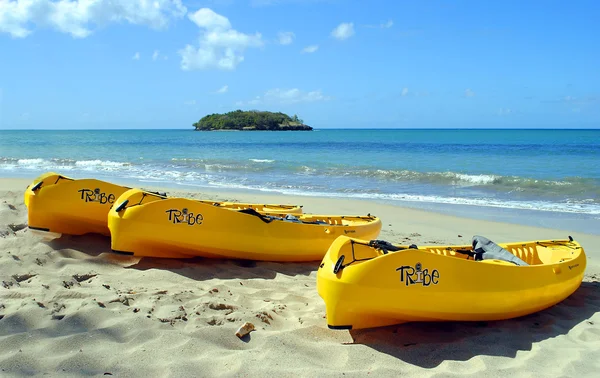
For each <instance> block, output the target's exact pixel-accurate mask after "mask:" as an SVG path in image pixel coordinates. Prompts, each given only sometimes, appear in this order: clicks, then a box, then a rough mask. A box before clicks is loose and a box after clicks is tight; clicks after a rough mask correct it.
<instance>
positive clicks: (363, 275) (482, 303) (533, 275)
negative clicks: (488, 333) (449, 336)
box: [317, 236, 586, 329]
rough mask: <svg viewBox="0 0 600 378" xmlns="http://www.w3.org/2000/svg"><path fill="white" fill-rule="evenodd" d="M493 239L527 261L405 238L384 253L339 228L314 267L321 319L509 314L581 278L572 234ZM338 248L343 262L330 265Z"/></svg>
mask: <svg viewBox="0 0 600 378" xmlns="http://www.w3.org/2000/svg"><path fill="white" fill-rule="evenodd" d="M499 245H500V246H501V247H503V248H505V249H507V250H508V251H509V252H511V253H513V254H514V255H516V256H517V257H520V258H522V259H523V260H524V261H526V262H527V263H528V264H529V265H527V266H516V265H514V264H512V263H509V262H506V261H500V260H483V261H474V260H473V259H467V258H465V256H466V255H464V254H460V253H457V252H454V250H457V249H458V250H464V249H468V248H469V247H470V246H449V247H442V246H431V247H420V248H419V249H410V248H407V247H406V246H405V248H407V249H403V250H400V251H398V252H389V253H387V254H383V253H382V252H381V251H377V250H376V249H375V248H372V247H370V246H368V241H366V240H358V239H353V238H348V237H346V236H340V237H339V238H338V239H336V240H335V242H334V243H332V245H331V246H330V248H329V250H328V252H327V254H326V255H325V257H324V258H323V260H322V264H321V265H320V267H319V270H318V272H317V291H318V293H319V296H320V297H321V298H322V299H323V300H324V302H325V305H326V316H327V324H328V326H329V327H330V328H333V329H361V328H371V327H380V326H387V325H393V324H401V323H405V322H413V321H492V320H504V319H510V318H515V317H519V316H523V315H527V314H531V313H534V312H538V311H541V310H543V309H546V308H548V307H550V306H553V305H555V304H557V303H559V302H561V301H562V300H564V299H565V298H567V297H568V296H569V295H571V294H572V293H573V292H574V291H575V290H577V288H578V287H579V286H580V284H581V282H582V280H583V275H584V270H585V267H586V256H585V252H584V250H583V248H582V247H581V246H580V245H579V244H578V243H577V242H575V241H571V240H555V241H550V240H545V241H537V242H536V241H533V242H518V243H500V244H499ZM448 248H449V249H448ZM342 255H343V256H344V261H343V263H342V264H341V266H342V268H341V269H339V270H337V273H334V268H335V266H336V263H338V261H339V260H340V259H341V256H342ZM353 260H361V261H354V262H352V261H353Z"/></svg>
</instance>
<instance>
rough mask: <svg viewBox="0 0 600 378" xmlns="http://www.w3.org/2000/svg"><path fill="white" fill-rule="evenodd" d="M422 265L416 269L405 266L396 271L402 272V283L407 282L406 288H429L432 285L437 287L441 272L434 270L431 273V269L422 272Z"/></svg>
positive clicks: (419, 264) (418, 265)
mask: <svg viewBox="0 0 600 378" xmlns="http://www.w3.org/2000/svg"><path fill="white" fill-rule="evenodd" d="M422 269H423V267H422V266H421V263H420V262H419V263H417V264H416V265H415V267H414V268H413V267H412V266H408V265H403V266H401V267H400V268H397V269H396V271H400V282H405V283H406V286H409V285H416V284H421V285H423V286H429V285H431V284H434V285H437V284H438V282H439V279H440V272H438V270H437V269H433V270H432V271H431V273H429V269H425V270H422Z"/></svg>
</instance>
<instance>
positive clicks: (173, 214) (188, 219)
mask: <svg viewBox="0 0 600 378" xmlns="http://www.w3.org/2000/svg"><path fill="white" fill-rule="evenodd" d="M165 212H166V213H167V214H169V221H171V222H173V224H187V225H189V226H193V225H201V224H202V221H203V220H204V217H203V216H202V214H196V215H194V213H190V212H188V209H185V208H184V209H181V210H178V209H169V210H167V211H165Z"/></svg>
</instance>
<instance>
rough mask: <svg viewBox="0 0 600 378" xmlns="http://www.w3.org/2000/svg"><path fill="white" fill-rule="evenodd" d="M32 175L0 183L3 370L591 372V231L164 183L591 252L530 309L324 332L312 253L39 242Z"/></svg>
mask: <svg viewBox="0 0 600 378" xmlns="http://www.w3.org/2000/svg"><path fill="white" fill-rule="evenodd" d="M29 183H30V181H28V180H18V179H14V180H13V179H2V180H0V235H1V236H2V237H0V280H1V281H2V286H1V287H0V319H1V320H0V368H1V372H0V376H2V377H9V376H23V375H49V376H61V377H62V376H79V375H105V374H106V375H109V374H112V375H114V376H147V377H183V376H186V377H191V376H196V377H213V376H236V377H238V376H242V377H244V376H248V377H259V376H272V377H296V376H307V377H316V376H318V377H323V376H334V377H351V376H394V377H396V376H406V375H408V376H414V377H432V376H458V375H460V376H477V377H481V376H486V377H494V376H508V375H511V376H526V377H550V376H552V377H555V376H567V377H586V376H596V373H593V372H594V371H596V372H597V371H598V370H600V314H599V313H598V311H600V283H599V282H598V280H599V279H600V236H597V235H586V234H580V233H578V232H576V230H550V229H542V228H534V227H528V226H521V225H516V224H507V223H495V222H489V221H481V220H473V219H466V218H457V217H451V216H447V215H440V214H436V213H432V212H426V211H419V210H413V209H407V208H402V207H399V206H392V205H385V204H379V203H373V202H369V201H360V200H344V199H332V198H313V197H292V196H279V195H271V194H268V195H265V194H251V193H232V192H215V191H204V190H202V192H201V193H200V192H199V193H191V192H187V193H184V192H176V191H173V190H167V192H168V194H169V195H170V196H177V195H181V196H185V197H196V198H210V199H217V200H226V199H227V200H232V199H235V200H239V201H251V202H261V203H294V204H301V205H303V206H304V211H305V212H306V213H320V214H325V213H329V214H347V215H363V214H366V213H371V214H374V215H377V216H379V217H380V218H381V219H382V222H383V229H382V233H381V236H380V239H385V240H388V241H390V242H394V243H402V244H410V243H416V244H452V243H460V244H469V243H470V240H471V237H472V236H473V235H475V234H478V235H483V236H486V237H488V238H490V239H491V240H493V241H496V242H502V241H513V240H523V241H526V240H535V239H551V238H566V237H567V235H572V236H573V237H574V238H575V240H577V241H579V242H580V243H581V244H582V246H583V247H584V248H585V251H586V254H587V257H588V266H587V269H586V276H585V279H584V282H583V283H582V285H581V287H580V288H579V289H578V290H577V291H576V292H575V293H574V294H573V295H572V296H570V297H569V298H567V299H566V300H565V301H563V302H562V303H560V304H558V305H556V306H554V307H552V308H550V309H547V310H545V311H542V312H540V313H536V314H533V315H529V316H526V317H522V318H519V319H512V320H506V321H494V322H476V323H468V322H452V323H412V324H411V323H409V324H403V325H398V326H390V327H384V328H379V329H368V330H357V331H345V330H344V331H339V330H330V329H328V328H327V324H326V320H325V306H324V303H323V301H322V300H321V298H320V297H319V296H318V294H317V291H316V287H315V284H316V281H315V280H316V269H317V267H318V262H315V263H291V264H290V263H286V264H282V263H266V262H244V261H226V260H209V259H193V260H185V261H184V260H159V259H139V258H132V257H127V256H120V255H115V254H112V253H110V239H109V238H108V237H103V236H96V235H86V236H80V237H73V236H63V237H62V238H59V239H55V240H52V241H44V240H43V239H42V238H41V237H40V236H38V235H35V234H33V233H32V232H31V231H28V230H27V229H26V228H23V227H24V225H25V224H26V221H27V209H26V207H25V205H24V204H23V192H24V189H25V187H26V185H28V184H29ZM459 235H461V236H459ZM473 284H474V285H476V284H477V283H476V282H474V283H473ZM397 300H402V298H397ZM246 321H250V322H252V323H254V324H255V326H256V331H253V332H252V333H250V335H249V337H247V338H245V339H244V340H240V339H239V338H238V337H236V336H235V331H236V329H237V328H238V327H239V326H240V325H241V324H243V323H244V322H246Z"/></svg>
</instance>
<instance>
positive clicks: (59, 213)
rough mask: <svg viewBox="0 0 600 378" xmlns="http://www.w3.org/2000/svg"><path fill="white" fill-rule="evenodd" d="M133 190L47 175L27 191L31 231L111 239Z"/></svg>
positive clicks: (230, 205) (274, 209)
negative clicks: (118, 204) (112, 217)
mask: <svg viewBox="0 0 600 378" xmlns="http://www.w3.org/2000/svg"><path fill="white" fill-rule="evenodd" d="M129 189H131V188H129V187H127V186H121V185H116V184H112V183H110V182H106V181H101V180H96V179H73V178H70V177H67V176H63V175H60V174H58V173H54V172H48V173H45V174H43V175H41V176H39V177H38V178H36V179H35V180H34V181H33V183H31V185H29V186H28V187H27V189H26V190H25V196H24V201H25V205H26V206H27V216H28V225H29V228H30V229H32V230H36V231H46V232H51V233H57V234H70V235H83V234H86V233H98V234H103V235H107V236H109V235H110V231H109V229H108V224H107V216H108V211H109V210H110V209H111V207H112V206H113V205H114V203H115V201H116V199H117V198H119V196H121V195H122V194H123V193H125V192H126V191H127V190H129ZM195 201H197V202H202V203H207V204H210V205H212V206H218V207H221V208H227V209H231V210H239V209H245V208H252V209H255V210H256V211H259V212H268V213H276V214H302V207H301V206H296V205H261V204H250V203H237V202H217V201H210V200H195Z"/></svg>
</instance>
